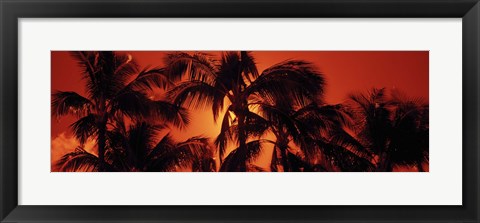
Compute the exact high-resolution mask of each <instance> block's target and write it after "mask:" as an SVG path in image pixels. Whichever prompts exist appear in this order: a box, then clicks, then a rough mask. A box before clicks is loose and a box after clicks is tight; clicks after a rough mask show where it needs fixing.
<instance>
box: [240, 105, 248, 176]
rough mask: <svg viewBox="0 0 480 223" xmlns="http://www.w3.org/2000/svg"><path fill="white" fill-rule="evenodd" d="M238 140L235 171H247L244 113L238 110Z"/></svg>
mask: <svg viewBox="0 0 480 223" xmlns="http://www.w3.org/2000/svg"><path fill="white" fill-rule="evenodd" d="M237 117H238V141H239V144H240V145H239V147H238V150H237V153H238V157H239V164H238V169H237V171H247V162H248V161H247V135H246V132H245V114H243V113H242V112H240V113H239V114H238V115H237Z"/></svg>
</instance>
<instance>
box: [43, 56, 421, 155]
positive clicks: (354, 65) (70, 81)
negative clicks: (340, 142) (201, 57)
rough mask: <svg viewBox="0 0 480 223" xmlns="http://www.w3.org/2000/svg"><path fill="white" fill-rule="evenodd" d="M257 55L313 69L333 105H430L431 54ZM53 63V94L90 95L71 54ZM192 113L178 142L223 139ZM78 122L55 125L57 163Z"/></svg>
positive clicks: (144, 61) (206, 115)
mask: <svg viewBox="0 0 480 223" xmlns="http://www.w3.org/2000/svg"><path fill="white" fill-rule="evenodd" d="M125 53H129V54H131V55H132V56H133V58H134V59H136V60H137V62H138V64H139V65H140V67H141V68H143V67H145V66H162V65H163V64H162V61H163V56H164V55H165V54H166V52H162V51H129V52H125ZM209 53H212V54H214V55H219V54H220V53H219V52H209ZM252 55H253V56H254V57H255V58H256V62H257V66H258V70H259V71H262V70H264V69H265V68H268V67H269V66H271V65H274V64H276V63H278V62H281V61H284V60H287V59H301V60H306V61H309V62H311V63H313V64H314V65H315V66H316V67H317V68H318V70H320V71H321V72H322V73H323V74H324V76H325V79H326V81H327V86H326V89H325V99H326V101H327V102H328V103H342V102H344V101H345V99H346V98H347V95H348V94H349V93H353V92H359V91H361V92H365V91H366V90H368V89H371V88H372V87H376V88H382V87H386V88H387V89H392V88H398V89H399V90H401V91H403V92H405V93H406V94H407V95H409V96H412V97H422V98H424V100H425V101H426V102H427V103H428V94H429V62H428V61H429V52H428V51H253V52H252ZM51 61H52V64H51V65H52V66H51V68H52V73H51V74H52V79H51V80H52V91H53V90H60V91H76V92H78V93H80V94H81V95H86V94H85V89H84V81H83V80H82V78H81V74H80V72H81V70H80V68H79V67H78V66H77V64H76V62H75V61H74V60H73V58H72V57H71V56H70V55H69V53H68V52H67V51H52V53H51ZM192 113H193V116H192V123H191V125H190V126H189V128H188V129H187V130H186V131H183V132H181V131H174V133H176V134H177V137H176V138H178V139H186V138H189V137H191V136H194V135H204V136H208V137H212V138H214V137H215V136H216V134H218V132H219V128H218V125H215V124H214V122H213V117H212V114H211V111H210V110H208V111H195V112H192ZM74 120H75V119H74V118H73V117H64V118H61V119H59V120H56V119H52V122H51V123H52V129H51V132H52V135H51V139H52V160H56V159H57V158H58V156H59V155H61V153H60V152H59V151H55V148H54V146H53V144H54V143H53V141H54V140H55V139H58V138H59V137H60V136H61V135H62V133H63V136H62V137H67V138H68V137H70V136H71V133H70V131H69V130H68V126H69V125H70V124H71V123H72V122H73V121H74ZM60 144H62V143H60ZM72 149H74V148H72ZM62 151H63V150H62Z"/></svg>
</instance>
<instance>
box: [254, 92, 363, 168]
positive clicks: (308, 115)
mask: <svg viewBox="0 0 480 223" xmlns="http://www.w3.org/2000/svg"><path fill="white" fill-rule="evenodd" d="M258 105H259V108H260V109H259V111H260V114H261V115H262V116H264V117H266V120H268V122H269V123H270V128H271V131H272V132H273V134H274V135H275V137H276V144H275V147H274V148H275V150H274V154H273V156H272V165H273V166H272V169H274V170H275V169H276V168H275V165H276V164H277V163H280V164H281V165H282V166H283V170H284V171H300V170H303V171H326V170H332V168H333V167H334V166H336V167H338V168H339V169H340V170H342V171H352V170H353V168H354V167H353V166H356V167H357V168H358V166H357V165H353V161H356V164H358V163H359V162H363V163H368V161H367V160H363V159H362V157H361V156H360V153H361V151H356V150H354V149H355V148H353V147H350V150H347V149H346V148H345V147H342V146H341V145H340V144H337V143H338V141H332V139H333V138H334V135H333V134H335V135H338V134H343V131H344V127H345V126H349V125H350V124H351V122H352V120H351V119H350V118H349V114H348V113H347V111H346V110H345V109H344V106H342V105H340V104H337V105H328V104H325V103H323V102H322V100H321V99H317V101H316V102H308V101H304V105H296V106H292V105H291V104H285V103H284V104H281V103H276V104H274V105H269V104H265V103H258ZM292 142H293V144H292V146H293V148H292V147H291V146H290V144H291V143H292ZM320 161H321V163H319V162H320Z"/></svg>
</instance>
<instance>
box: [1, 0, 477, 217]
mask: <svg viewBox="0 0 480 223" xmlns="http://www.w3.org/2000/svg"><path fill="white" fill-rule="evenodd" d="M75 17H86V18H107V17H108V18H123V17H126V18H129V17H212V18H226V17H249V18H277V17H282V18H283V17H285V18H296V17H303V18H311V17H350V18H354V17H362V18H365V17H371V18H392V17H394V18H400V17H401V18H403V17H405V18H424V17H431V18H446V17H448V18H451V17H456V18H462V35H463V37H462V41H463V42H462V44H463V52H462V53H463V54H462V57H463V64H462V66H463V67H462V68H463V76H462V78H463V80H462V84H463V89H462V94H463V101H462V103H463V107H462V109H463V177H462V178H463V182H462V183H463V205H462V206H24V205H18V196H17V195H18V154H17V151H18V142H17V140H18V130H19V128H18V75H17V74H18V73H17V72H18V68H17V64H18V35H19V34H18V19H19V18H75ZM0 18H1V26H0V36H1V37H0V38H1V47H0V48H1V50H0V67H1V75H0V84H1V87H0V100H1V111H0V152H1V154H0V182H1V184H0V219H1V222H104V221H105V222H190V221H195V222H373V221H375V222H479V219H480V218H479V209H480V207H479V200H480V199H479V198H480V197H479V194H480V193H479V190H480V189H479V188H480V187H479V163H480V157H479V152H478V148H479V141H478V138H479V131H478V128H479V118H478V117H479V113H478V112H479V111H478V107H479V101H478V99H479V98H478V95H479V71H480V70H479V69H480V67H479V65H480V61H479V59H480V49H479V47H480V44H479V41H480V38H479V35H480V33H479V32H480V5H479V3H478V0H408V1H400V0H257V1H253V0H244V1H240V0H196V1H195V0H142V1H135V0H118V1H108V0H100V1H95V0H62V1H58V0H38V1H34V0H0ZM446 44H448V43H446Z"/></svg>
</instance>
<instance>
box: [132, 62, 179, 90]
mask: <svg viewBox="0 0 480 223" xmlns="http://www.w3.org/2000/svg"><path fill="white" fill-rule="evenodd" d="M169 86H173V83H172V82H171V81H170V80H169V78H168V76H167V75H166V74H165V69H164V68H159V67H154V68H148V67H146V68H144V69H143V70H142V71H140V73H139V74H138V75H137V77H136V78H135V79H134V80H132V81H131V82H130V83H129V84H127V86H126V88H133V89H134V90H140V91H144V90H153V89H154V88H161V89H166V88H167V87H169Z"/></svg>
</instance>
